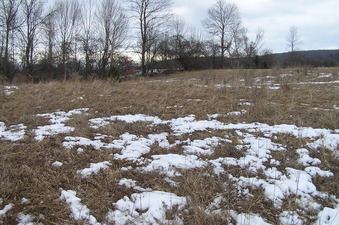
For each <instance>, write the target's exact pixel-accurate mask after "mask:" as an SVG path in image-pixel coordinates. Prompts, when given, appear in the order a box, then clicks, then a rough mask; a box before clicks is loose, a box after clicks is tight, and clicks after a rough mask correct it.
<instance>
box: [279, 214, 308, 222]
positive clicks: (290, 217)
mask: <svg viewBox="0 0 339 225" xmlns="http://www.w3.org/2000/svg"><path fill="white" fill-rule="evenodd" d="M279 217H280V222H281V223H282V224H283V225H289V224H294V225H303V221H302V220H301V219H300V217H299V215H298V213H297V212H292V211H284V212H282V213H281V214H280V215H279Z"/></svg>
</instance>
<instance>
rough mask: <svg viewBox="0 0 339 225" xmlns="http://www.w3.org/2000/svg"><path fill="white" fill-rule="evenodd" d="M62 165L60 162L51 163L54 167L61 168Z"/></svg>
mask: <svg viewBox="0 0 339 225" xmlns="http://www.w3.org/2000/svg"><path fill="white" fill-rule="evenodd" d="M62 165H63V163H62V162H59V161H55V162H54V163H52V166H54V167H61V166H62Z"/></svg>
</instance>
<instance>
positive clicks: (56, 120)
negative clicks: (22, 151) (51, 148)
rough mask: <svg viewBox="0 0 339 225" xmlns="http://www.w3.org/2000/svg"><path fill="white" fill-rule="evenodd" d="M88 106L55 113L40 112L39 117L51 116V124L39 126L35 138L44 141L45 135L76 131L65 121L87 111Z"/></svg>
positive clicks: (35, 131)
mask: <svg viewBox="0 0 339 225" xmlns="http://www.w3.org/2000/svg"><path fill="white" fill-rule="evenodd" d="M87 111H88V109H87V108H82V109H74V110H71V111H69V112H64V111H57V112H54V113H45V114H38V115H37V116H39V117H44V118H49V122H50V123H51V125H46V126H39V127H38V128H37V129H36V130H34V133H35V140H36V141H42V140H43V139H44V138H45V137H48V136H54V135H57V134H63V133H69V132H72V131H74V127H70V126H66V125H65V124H64V123H65V122H67V121H68V120H70V119H71V118H70V117H71V116H73V115H79V114H82V113H84V112H87Z"/></svg>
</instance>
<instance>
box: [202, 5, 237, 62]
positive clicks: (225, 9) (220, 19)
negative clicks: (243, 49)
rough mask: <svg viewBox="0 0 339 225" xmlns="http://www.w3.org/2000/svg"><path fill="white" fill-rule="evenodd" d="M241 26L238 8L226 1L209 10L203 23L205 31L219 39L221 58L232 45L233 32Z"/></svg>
mask: <svg viewBox="0 0 339 225" xmlns="http://www.w3.org/2000/svg"><path fill="white" fill-rule="evenodd" d="M239 24H240V16H239V10H238V7H237V6H236V5H235V4H234V3H228V2H226V1H225V0H217V1H216V3H215V4H214V5H213V6H212V7H211V8H209V10H208V15H207V18H206V19H205V20H204V21H203V25H204V27H205V29H206V30H207V31H208V32H209V33H210V34H211V35H213V36H215V37H217V38H218V39H219V43H220V44H219V45H220V52H221V57H222V58H224V57H225V52H226V50H227V49H228V48H229V47H230V45H231V43H232V31H234V29H235V28H236V27H237V26H238V25H239Z"/></svg>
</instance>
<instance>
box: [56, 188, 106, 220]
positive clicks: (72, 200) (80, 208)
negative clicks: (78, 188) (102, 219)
mask: <svg viewBox="0 0 339 225" xmlns="http://www.w3.org/2000/svg"><path fill="white" fill-rule="evenodd" d="M60 199H61V200H63V201H66V203H67V204H68V205H69V207H70V210H71V213H72V214H71V218H73V219H74V220H76V221H80V222H81V221H84V220H85V221H87V222H88V223H89V224H91V225H99V224H100V223H98V222H97V220H96V218H95V217H94V216H92V215H91V214H90V210H89V209H88V208H87V206H86V205H84V204H82V203H81V199H80V198H78V197H76V192H75V191H73V190H68V191H65V190H62V191H61V196H60Z"/></svg>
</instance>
